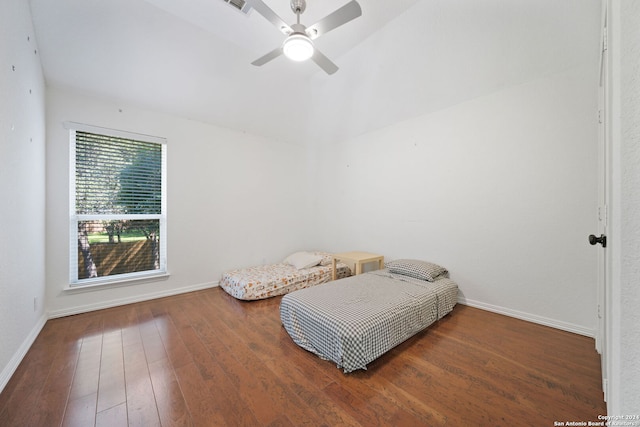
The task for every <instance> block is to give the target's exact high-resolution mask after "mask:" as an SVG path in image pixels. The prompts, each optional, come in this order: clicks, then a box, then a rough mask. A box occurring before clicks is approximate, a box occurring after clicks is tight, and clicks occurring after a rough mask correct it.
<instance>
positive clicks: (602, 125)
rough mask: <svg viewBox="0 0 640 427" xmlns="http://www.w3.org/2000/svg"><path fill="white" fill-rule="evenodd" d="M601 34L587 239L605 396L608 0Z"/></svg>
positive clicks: (608, 145)
mask: <svg viewBox="0 0 640 427" xmlns="http://www.w3.org/2000/svg"><path fill="white" fill-rule="evenodd" d="M602 15H603V16H602V38H601V42H602V44H601V55H600V85H599V90H598V123H599V135H598V230H597V232H596V234H593V235H590V236H589V243H591V244H592V245H594V246H595V247H596V250H597V251H598V307H597V309H598V327H597V334H596V349H597V351H598V352H599V353H600V356H601V366H602V388H603V391H604V394H605V400H606V399H607V386H608V383H607V380H608V372H607V371H608V369H607V312H606V311H607V302H608V301H607V297H608V295H609V289H608V286H607V275H608V266H609V261H608V254H607V249H606V246H607V245H606V236H607V225H608V221H609V206H610V203H609V197H610V185H611V183H610V172H611V170H610V159H611V151H610V145H611V144H610V135H609V131H608V119H607V113H608V111H607V108H606V107H607V95H608V89H609V80H608V79H609V75H608V74H609V73H608V72H609V69H608V68H609V64H608V48H607V30H608V26H607V2H606V1H604V2H603V11H602Z"/></svg>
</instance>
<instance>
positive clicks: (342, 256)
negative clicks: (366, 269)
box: [333, 252, 384, 280]
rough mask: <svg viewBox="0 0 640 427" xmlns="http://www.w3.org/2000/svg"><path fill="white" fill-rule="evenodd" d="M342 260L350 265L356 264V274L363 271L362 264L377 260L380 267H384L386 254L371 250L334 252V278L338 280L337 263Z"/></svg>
mask: <svg viewBox="0 0 640 427" xmlns="http://www.w3.org/2000/svg"><path fill="white" fill-rule="evenodd" d="M338 261H340V262H343V263H345V264H347V265H349V267H351V266H352V265H355V268H356V271H355V274H361V273H362V266H363V265H364V264H367V263H369V262H377V263H378V269H382V268H384V256H382V255H378V254H372V253H369V252H342V253H339V254H333V280H336V263H337V262H338Z"/></svg>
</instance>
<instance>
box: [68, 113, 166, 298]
mask: <svg viewBox="0 0 640 427" xmlns="http://www.w3.org/2000/svg"><path fill="white" fill-rule="evenodd" d="M66 127H67V128H68V129H69V130H70V133H71V138H70V144H71V149H70V152H71V159H70V165H71V167H70V169H71V173H70V179H69V182H70V187H71V188H70V229H69V232H70V265H69V271H70V274H69V275H70V286H71V287H74V286H86V285H92V284H101V283H109V282H115V281H124V280H130V279H136V278H142V277H148V276H150V275H152V276H153V275H163V274H166V264H167V261H166V227H167V224H166V201H165V181H166V178H165V176H166V141H165V140H164V139H162V138H157V137H151V136H146V135H139V134H131V133H127V132H121V131H114V130H109V129H103V128H96V127H92V126H87V125H80V124H77V123H67V124H66Z"/></svg>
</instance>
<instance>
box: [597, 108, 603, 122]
mask: <svg viewBox="0 0 640 427" xmlns="http://www.w3.org/2000/svg"><path fill="white" fill-rule="evenodd" d="M598 123H600V124H602V110H598Z"/></svg>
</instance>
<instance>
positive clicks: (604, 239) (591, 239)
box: [589, 234, 607, 248]
mask: <svg viewBox="0 0 640 427" xmlns="http://www.w3.org/2000/svg"><path fill="white" fill-rule="evenodd" d="M589 243H590V244H591V245H595V244H597V243H600V244H601V245H602V247H603V248H606V247H607V236H605V235H604V234H601V235H600V237H596V236H594V235H593V234H591V235H590V236H589Z"/></svg>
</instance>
